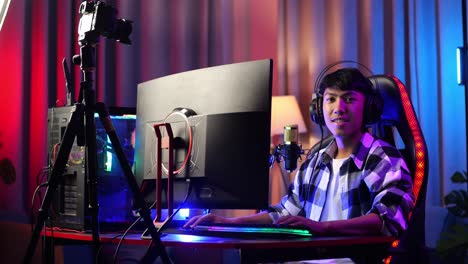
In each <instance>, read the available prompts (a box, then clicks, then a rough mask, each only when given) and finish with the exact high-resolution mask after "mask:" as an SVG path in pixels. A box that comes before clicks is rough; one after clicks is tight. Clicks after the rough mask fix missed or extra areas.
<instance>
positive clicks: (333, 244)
mask: <svg viewBox="0 0 468 264" xmlns="http://www.w3.org/2000/svg"><path fill="white" fill-rule="evenodd" d="M115 236H116V234H101V235H100V240H101V242H102V243H114V244H115V243H116V241H118V240H116V239H115ZM46 237H47V238H50V237H51V232H50V231H47V232H46ZM53 237H54V239H55V241H59V242H60V243H61V242H63V243H66V242H67V241H68V242H73V243H76V242H83V243H88V244H89V243H92V236H91V234H83V233H71V232H61V231H60V232H59V231H54V232H53ZM161 240H162V242H163V244H164V246H166V247H171V248H177V249H185V252H188V251H190V250H189V249H191V250H193V249H209V250H231V251H233V252H236V254H237V257H238V259H239V261H238V262H240V263H258V262H278V261H280V262H281V261H294V260H304V259H317V258H342V257H350V258H359V259H360V261H362V262H363V263H378V262H379V261H381V260H382V259H383V258H384V257H385V256H386V252H387V249H388V248H389V246H390V245H391V243H392V242H393V241H394V238H392V237H384V236H359V237H357V236H353V237H314V238H294V239H257V240H253V239H236V238H225V237H222V238H221V237H207V236H192V235H180V234H166V235H164V236H162V237H161ZM124 243H125V244H128V245H148V244H149V243H150V240H142V239H140V235H138V234H131V235H128V236H126V238H125V240H124ZM47 244H48V243H47ZM233 256H234V255H233ZM198 262H199V261H198ZM203 262H205V261H203ZM230 262H231V263H232V262H233V261H232V260H231V261H230ZM47 263H49V262H47Z"/></svg>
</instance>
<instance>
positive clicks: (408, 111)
mask: <svg viewBox="0 0 468 264" xmlns="http://www.w3.org/2000/svg"><path fill="white" fill-rule="evenodd" d="M388 76H389V77H390V78H392V79H393V80H394V81H395V82H396V84H397V85H398V89H399V90H400V95H401V101H402V103H403V109H404V111H405V116H406V118H407V119H408V123H409V126H410V129H411V132H412V133H413V137H414V144H415V149H416V168H415V172H414V180H413V194H414V198H415V201H416V202H417V201H418V197H419V191H420V190H421V187H422V183H423V180H424V171H425V168H426V163H425V156H424V155H425V153H424V152H425V149H426V146H425V143H424V140H423V136H422V134H421V131H420V128H419V124H418V121H417V119H416V115H415V113H414V109H413V106H412V104H411V100H410V98H409V96H408V92H407V91H406V89H405V86H404V85H403V83H402V82H401V81H400V80H399V79H398V78H397V77H395V76H393V75H388ZM410 218H411V213H410Z"/></svg>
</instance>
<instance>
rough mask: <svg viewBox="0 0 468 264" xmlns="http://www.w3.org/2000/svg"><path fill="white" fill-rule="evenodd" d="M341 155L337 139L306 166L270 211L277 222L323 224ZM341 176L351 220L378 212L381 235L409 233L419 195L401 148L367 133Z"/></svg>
mask: <svg viewBox="0 0 468 264" xmlns="http://www.w3.org/2000/svg"><path fill="white" fill-rule="evenodd" d="M336 150H337V146H336V143H335V140H333V141H332V142H331V143H330V144H329V145H328V146H327V147H326V148H324V149H322V150H320V151H319V153H316V154H315V155H313V156H312V157H310V158H308V159H307V160H306V161H305V162H304V163H303V164H302V166H301V167H300V169H299V171H298V172H297V174H296V177H295V179H294V182H293V183H292V184H291V186H290V188H289V193H288V195H286V196H284V197H283V198H282V200H281V201H280V203H279V204H278V205H275V206H271V207H270V209H269V212H270V217H271V218H272V219H273V220H276V219H278V218H279V217H280V216H286V215H300V216H304V217H307V218H309V219H312V220H314V221H319V220H320V216H321V214H322V211H323V208H324V205H325V200H326V196H327V187H328V183H329V180H330V172H331V166H332V159H333V157H334V155H335V153H336ZM317 158H318V160H317ZM314 167H315V168H314ZM339 175H340V190H341V202H342V208H341V210H342V213H343V214H344V215H346V216H347V217H346V219H350V218H354V217H358V216H362V215H366V214H369V213H376V214H378V215H379V216H380V218H381V219H382V221H383V225H382V234H385V235H395V236H397V235H398V234H399V233H400V232H401V231H402V230H406V228H407V225H408V223H407V222H408V215H409V213H410V211H411V210H412V208H413V207H414V196H413V193H412V180H411V176H410V173H409V170H408V168H407V166H406V164H405V162H404V160H403V158H402V156H401V154H400V152H399V151H398V150H397V149H396V148H394V147H393V146H391V145H390V144H388V143H386V142H385V141H382V140H379V139H376V138H374V137H373V136H372V135H371V134H369V133H365V134H364V135H363V137H362V138H361V140H360V143H359V145H358V146H356V148H355V150H354V151H353V154H351V156H350V157H349V158H348V159H347V160H346V161H345V162H344V163H343V165H342V166H341V168H340V172H339Z"/></svg>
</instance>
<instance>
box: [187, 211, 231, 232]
mask: <svg viewBox="0 0 468 264" xmlns="http://www.w3.org/2000/svg"><path fill="white" fill-rule="evenodd" d="M231 222H232V220H231V219H230V218H226V217H222V216H219V215H215V214H211V213H209V214H206V215H197V216H194V217H192V218H190V219H189V220H188V221H187V222H186V223H185V225H184V228H193V227H195V226H197V225H199V224H201V223H231Z"/></svg>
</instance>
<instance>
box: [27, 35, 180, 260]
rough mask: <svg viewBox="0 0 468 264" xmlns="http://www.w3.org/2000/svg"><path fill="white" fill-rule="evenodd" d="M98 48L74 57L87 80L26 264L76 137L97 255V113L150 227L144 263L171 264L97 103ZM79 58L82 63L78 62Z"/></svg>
mask: <svg viewBox="0 0 468 264" xmlns="http://www.w3.org/2000/svg"><path fill="white" fill-rule="evenodd" d="M94 55H95V47H94V45H93V43H92V41H91V44H90V43H86V44H84V45H83V46H81V47H80V55H79V56H75V57H74V64H80V67H81V69H82V72H83V80H82V82H81V83H80V95H79V100H78V103H76V104H75V109H74V111H73V112H72V115H71V119H70V122H69V123H68V125H67V128H66V130H65V134H64V136H63V139H62V142H61V145H60V148H59V151H58V154H57V159H56V160H55V163H54V165H53V168H52V172H51V174H50V177H49V180H48V187H47V189H46V192H45V196H44V199H43V202H42V204H41V207H40V208H39V212H38V216H37V223H36V226H35V228H34V230H33V233H32V237H31V240H30V242H29V245H28V248H27V251H26V255H25V257H24V260H23V262H24V263H30V262H31V259H32V257H33V255H34V251H35V248H36V246H37V242H38V239H39V236H40V232H41V229H42V228H43V226H44V225H45V221H46V220H47V218H48V209H49V208H50V205H51V202H52V200H53V197H54V194H55V192H56V190H57V187H58V183H59V178H60V177H61V176H62V175H63V173H64V171H65V168H66V164H67V162H68V157H69V155H70V152H71V149H72V146H73V143H74V140H75V138H76V139H77V142H78V145H80V146H85V161H86V168H85V177H86V179H87V181H86V183H87V187H88V194H89V197H88V199H89V208H90V213H91V226H92V237H93V245H94V253H95V254H97V251H98V248H99V244H100V239H99V219H98V203H97V191H96V189H97V188H96V186H97V176H96V168H97V166H96V163H97V157H96V156H97V155H96V127H95V123H94V114H95V113H98V114H99V118H100V119H101V122H102V123H103V125H104V128H105V130H106V133H107V134H108V136H109V139H110V140H111V144H112V146H113V148H114V150H115V152H116V154H117V158H118V160H119V162H120V165H121V167H122V170H123V171H124V174H125V177H126V179H127V182H128V185H129V186H130V188H131V191H132V193H133V198H134V201H135V206H136V208H137V209H138V211H139V214H140V216H141V217H142V218H143V220H144V223H145V225H146V227H147V228H148V230H149V232H150V234H151V237H152V243H151V245H150V248H149V249H148V250H147V252H146V254H145V255H144V257H143V258H142V260H141V261H142V263H151V262H152V261H154V260H155V259H156V258H158V257H159V256H160V257H161V260H162V261H163V262H164V263H171V261H170V259H169V257H168V255H167V253H166V251H165V248H164V246H163V244H162V242H161V239H160V234H159V233H158V231H157V230H156V227H155V226H154V224H153V221H152V218H151V213H150V210H149V209H148V208H147V207H146V204H145V201H144V199H143V196H142V195H141V193H140V190H139V187H138V184H137V182H136V180H135V176H134V175H133V172H132V170H131V168H130V165H129V164H128V161H127V159H126V156H125V153H124V151H123V148H122V146H121V144H120V141H119V138H118V136H117V133H116V131H115V129H114V126H113V124H112V121H111V119H110V115H109V113H108V111H107V108H106V106H105V105H104V103H95V93H94V90H93V89H92V72H93V70H94V57H95V56H94ZM78 59H79V60H78Z"/></svg>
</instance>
